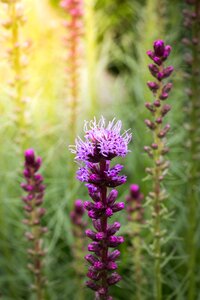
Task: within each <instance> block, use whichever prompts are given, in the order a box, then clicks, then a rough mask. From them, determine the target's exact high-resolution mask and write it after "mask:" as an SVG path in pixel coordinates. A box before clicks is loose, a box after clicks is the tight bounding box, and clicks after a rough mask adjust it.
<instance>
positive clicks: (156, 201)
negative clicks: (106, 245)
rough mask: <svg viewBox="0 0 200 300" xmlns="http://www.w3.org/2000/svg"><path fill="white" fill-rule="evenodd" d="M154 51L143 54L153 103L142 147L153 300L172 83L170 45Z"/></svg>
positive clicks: (158, 279)
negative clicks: (148, 185)
mask: <svg viewBox="0 0 200 300" xmlns="http://www.w3.org/2000/svg"><path fill="white" fill-rule="evenodd" d="M153 46H154V50H153V51H152V50H149V51H147V55H148V56H149V57H150V59H151V60H152V61H153V63H152V64H149V71H150V73H151V74H152V76H153V77H154V78H155V81H149V82H147V85H148V87H149V89H150V90H151V92H152V94H153V98H154V100H153V102H152V103H151V102H147V103H146V108H147V109H148V110H149V111H150V113H151V116H152V118H151V119H146V120H145V123H146V125H147V127H148V128H149V129H150V131H151V132H152V144H151V145H150V146H145V147H144V150H145V151H146V152H147V154H148V156H149V157H150V158H151V159H152V167H151V168H147V169H146V171H147V173H148V174H149V175H150V176H151V178H152V184H153V186H152V191H151V192H150V193H149V195H148V200H149V203H150V207H151V209H152V219H151V221H150V225H151V232H152V235H153V243H152V245H151V249H150V251H151V253H152V256H153V258H154V276H155V299H157V300H161V299H162V270H161V269H162V267H161V262H162V259H163V257H164V253H163V251H162V247H163V243H164V242H165V239H164V235H165V232H166V230H165V229H164V228H163V226H162V223H163V221H162V220H163V217H164V216H166V213H167V208H166V205H165V203H164V200H165V199H166V198H167V193H166V190H165V189H164V187H163V184H162V182H163V180H164V177H165V175H166V174H167V171H168V167H169V161H167V160H166V158H165V155H166V154H167V153H168V152H169V148H168V147H167V139H166V136H167V133H168V132H169V130H170V125H169V124H168V123H167V124H164V120H165V118H166V115H167V114H168V112H169V111H170V110H171V106H170V105H169V104H166V100H167V99H168V97H169V92H170V91H171V88H172V83H171V82H168V83H166V82H165V79H166V78H168V77H170V75H171V73H172V72H173V70H174V68H173V67H172V66H166V65H165V62H166V60H167V59H168V56H169V54H170V52H171V46H169V45H165V44H164V41H162V40H156V41H155V42H154V45H153Z"/></svg>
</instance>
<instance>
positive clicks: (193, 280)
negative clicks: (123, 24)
mask: <svg viewBox="0 0 200 300" xmlns="http://www.w3.org/2000/svg"><path fill="white" fill-rule="evenodd" d="M185 2H186V3H187V4H189V5H188V6H187V8H185V9H184V10H183V15H184V26H185V31H184V34H185V37H184V38H183V40H182V42H183V44H184V47H183V50H184V51H185V53H184V55H185V57H184V58H185V63H186V68H185V71H186V72H185V87H186V90H185V94H186V95H187V100H188V101H187V102H186V105H185V111H186V112H187V116H186V123H187V124H186V126H185V128H186V129H187V130H188V132H187V135H186V139H187V141H186V142H185V143H184V144H185V145H186V146H187V152H186V154H185V157H184V159H185V158H186V160H187V167H188V171H187V172H186V174H188V178H187V181H188V184H187V199H188V202H187V209H188V230H187V231H186V232H187V237H186V244H187V253H188V282H189V285H188V287H189V289H188V299H189V300H195V299H196V298H197V297H198V296H197V291H196V287H197V284H198V283H197V276H196V273H197V266H198V262H197V242H196V236H197V231H198V224H199V217H198V205H199V204H198V203H199V197H200V194H199V190H198V186H199V175H200V166H199V164H198V163H197V161H199V159H200V151H199V150H200V148H199V145H200V138H199V136H200V130H199V128H200V126H199V125H200V123H199V120H200V71H199V65H200V21H199V20H200V3H199V1H198V0H187V1H185Z"/></svg>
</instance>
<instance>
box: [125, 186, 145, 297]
mask: <svg viewBox="0 0 200 300" xmlns="http://www.w3.org/2000/svg"><path fill="white" fill-rule="evenodd" d="M143 199H144V195H143V194H142V193H141V192H140V187H139V185H137V184H132V185H131V186H130V192H129V195H128V196H127V197H126V203H127V205H126V210H127V216H128V220H129V223H128V228H130V230H128V234H129V238H130V240H131V247H130V251H131V252H132V253H133V255H130V256H131V257H132V259H133V268H134V281H135V289H136V291H135V294H136V299H137V300H141V299H142V290H143V289H142V287H143V284H144V275H143V273H142V261H143V258H142V247H143V245H142V237H141V227H142V224H144V208H143V207H142V202H143Z"/></svg>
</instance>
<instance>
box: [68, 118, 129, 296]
mask: <svg viewBox="0 0 200 300" xmlns="http://www.w3.org/2000/svg"><path fill="white" fill-rule="evenodd" d="M121 127H122V123H121V121H117V122H115V120H113V121H111V122H109V123H108V125H107V126H106V123H105V120H104V118H103V117H101V119H100V121H99V122H97V121H96V119H94V120H93V121H90V122H85V126H84V131H85V137H84V140H82V139H80V138H77V139H76V145H75V146H74V147H73V146H72V147H71V151H72V152H73V153H74V154H75V155H76V157H75V158H76V160H77V162H79V163H82V164H83V166H81V167H80V168H79V170H78V171H77V179H78V180H80V181H81V182H86V186H87V188H88V193H89V196H90V197H91V199H92V201H86V202H85V203H84V207H85V209H86V210H87V211H88V216H89V217H90V218H91V219H92V223H93V226H94V230H91V229H87V230H86V231H85V233H86V235H87V236H88V237H89V238H90V239H91V240H92V242H91V243H90V244H89V245H88V250H89V251H90V252H92V253H93V254H88V255H86V256H85V259H86V260H87V261H88V263H89V264H90V266H89V270H88V273H87V276H88V277H89V279H90V280H88V281H87V282H86V285H87V286H88V287H89V288H91V289H92V290H94V291H95V292H96V293H95V295H96V299H104V300H111V299H113V298H112V296H110V292H109V286H111V285H114V284H116V283H117V282H119V281H120V279H121V276H120V275H119V274H118V273H117V272H116V269H117V263H116V260H117V259H118V257H119V255H120V251H119V250H117V249H116V250H114V251H110V249H109V248H116V247H117V246H119V245H120V244H121V243H123V241H124V239H123V237H122V236H117V235H115V234H116V232H117V231H118V230H119V229H120V223H119V222H114V223H111V224H109V219H110V218H111V217H112V215H113V214H114V213H116V212H118V211H120V210H122V209H123V208H124V203H123V202H116V200H117V196H118V192H117V190H116V189H114V188H115V187H117V186H119V185H122V184H124V183H125V182H126V176H125V175H119V173H120V172H121V170H122V169H123V166H122V165H119V164H117V165H114V166H111V160H113V159H114V158H116V157H124V156H126V155H127V153H128V151H129V150H128V143H129V142H130V140H131V134H130V133H129V131H125V132H124V133H123V134H121V133H120V132H121ZM109 188H111V189H112V190H111V191H110V192H109V194H108V189H109Z"/></svg>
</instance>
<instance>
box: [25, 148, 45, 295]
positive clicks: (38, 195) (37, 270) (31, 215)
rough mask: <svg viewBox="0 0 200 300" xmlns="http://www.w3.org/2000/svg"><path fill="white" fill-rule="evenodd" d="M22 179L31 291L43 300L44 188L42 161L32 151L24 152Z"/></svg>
mask: <svg viewBox="0 0 200 300" xmlns="http://www.w3.org/2000/svg"><path fill="white" fill-rule="evenodd" d="M24 155H25V164H24V167H25V168H24V178H25V180H26V182H23V183H22V184H21V187H22V188H23V190H25V191H26V193H27V195H26V196H25V197H23V198H22V199H23V201H24V202H25V206H24V211H25V214H26V219H25V220H23V223H25V224H26V225H27V226H28V227H29V231H27V232H26V233H25V236H26V238H27V239H28V240H29V242H30V248H29V249H28V254H29V256H30V262H31V263H30V264H28V268H29V269H30V270H31V272H32V273H33V275H34V284H33V285H32V288H33V290H34V291H35V293H36V295H37V299H38V300H41V299H43V296H42V295H43V288H44V285H45V282H46V279H45V277H44V276H43V274H42V269H43V257H44V255H45V250H44V246H43V235H44V234H45V233H46V232H47V228H46V227H43V226H42V224H41V220H42V217H43V216H44V214H45V209H44V208H43V207H41V205H42V203H43V198H44V190H45V186H44V185H43V177H42V175H41V174H39V173H37V172H38V170H39V169H40V166H41V163H42V160H41V158H40V157H38V158H36V157H35V152H34V150H33V149H28V150H26V151H25V154H24Z"/></svg>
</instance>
